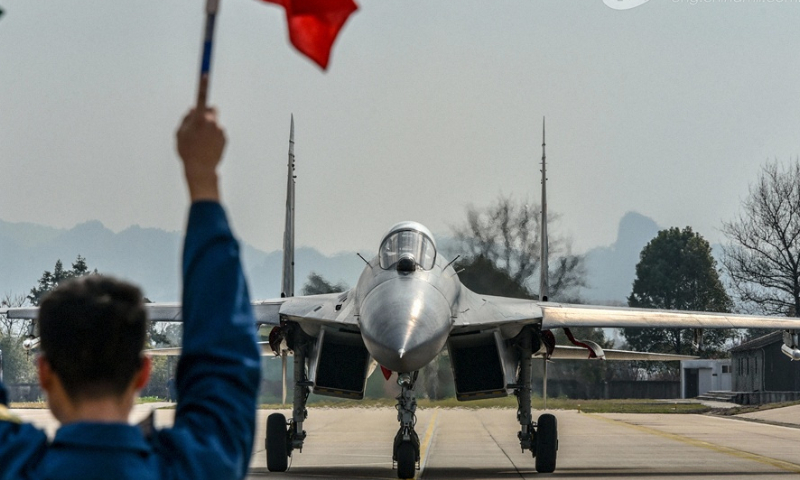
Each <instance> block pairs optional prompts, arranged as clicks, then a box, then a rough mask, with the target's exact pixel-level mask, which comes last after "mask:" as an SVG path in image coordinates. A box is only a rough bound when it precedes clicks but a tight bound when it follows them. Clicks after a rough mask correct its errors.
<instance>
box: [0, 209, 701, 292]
mask: <svg viewBox="0 0 800 480" xmlns="http://www.w3.org/2000/svg"><path fill="white" fill-rule="evenodd" d="M658 230H659V226H658V225H657V224H656V223H655V222H654V221H653V220H652V219H650V218H648V217H645V216H644V215H641V214H638V213H635V212H629V213H627V214H625V216H623V217H622V219H621V220H620V223H619V229H618V232H617V239H616V241H615V242H614V243H613V244H611V245H609V246H606V247H597V248H593V249H591V250H589V251H588V252H587V253H586V270H587V281H588V285H589V287H588V288H586V289H583V290H582V292H581V296H582V298H583V299H585V300H586V301H587V302H593V303H602V304H621V303H625V302H626V298H627V296H628V295H629V294H630V291H631V286H632V284H633V280H634V277H635V269H636V263H637V262H638V261H639V253H640V252H641V250H642V248H644V246H645V245H646V244H647V242H649V241H650V240H652V239H653V237H655V236H656V234H657V233H658ZM182 235H183V234H182V232H167V231H164V230H160V229H155V228H142V227H139V226H132V227H130V228H127V229H125V230H123V231H121V232H119V233H114V232H112V231H111V230H109V229H107V228H105V227H104V226H103V224H102V223H100V222H97V221H90V222H86V223H82V224H80V225H76V226H75V227H73V228H71V229H57V228H51V227H45V226H41V225H35V224H31V223H10V222H4V221H2V220H0V295H3V294H7V293H10V294H17V295H27V294H28V293H29V292H30V289H31V288H32V287H33V286H34V285H35V284H36V282H37V281H38V279H39V278H40V277H41V275H42V273H43V272H44V271H45V270H50V271H52V270H53V266H54V265H55V262H56V260H59V259H60V260H61V261H62V262H63V263H64V266H65V267H67V268H68V267H69V266H70V265H71V263H72V262H73V261H75V258H76V257H77V256H78V255H81V256H83V257H85V258H86V263H87V264H88V265H89V268H91V269H95V268H96V269H97V270H98V271H99V272H101V273H106V274H112V275H116V276H118V277H122V278H125V279H128V280H130V281H132V282H134V283H136V284H138V285H140V286H141V287H142V288H143V290H144V292H145V295H146V296H147V297H148V298H150V299H151V300H153V301H159V302H174V301H178V300H180V270H179V269H180V264H179V259H180V253H181V244H182ZM437 241H438V243H439V246H440V247H441V248H442V250H443V251H445V252H446V251H447V250H448V245H450V244H452V243H453V241H452V239H450V238H448V237H446V236H441V237H437ZM450 249H451V250H452V248H450ZM362 253H364V255H365V256H367V257H369V256H370V254H374V252H362ZM715 253H717V250H716V249H715ZM448 258H452V255H450V256H448ZM282 259H283V255H282V253H281V252H280V251H273V252H264V251H262V250H258V249H256V248H253V247H251V246H250V245H247V244H243V245H242V262H243V264H244V268H245V272H246V274H247V277H248V279H249V285H250V293H251V297H252V298H253V299H266V298H275V297H277V296H279V295H280V280H281V263H282ZM295 265H296V269H297V270H296V272H295V289H296V293H297V294H298V295H299V294H300V290H301V288H302V286H303V284H304V283H305V281H306V279H307V278H308V275H309V274H310V273H311V272H312V271H315V272H317V273H318V274H320V275H322V276H323V277H325V278H326V279H327V280H328V281H330V282H333V283H338V282H344V283H346V284H347V285H349V286H354V285H355V283H356V281H358V277H359V275H360V274H361V271H362V270H363V268H364V262H363V261H361V260H360V259H359V258H358V257H357V256H356V254H355V252H353V253H340V254H337V255H333V256H326V255H323V254H322V253H320V252H318V251H317V250H315V249H313V248H307V247H301V248H298V249H297V251H296V254H295Z"/></svg>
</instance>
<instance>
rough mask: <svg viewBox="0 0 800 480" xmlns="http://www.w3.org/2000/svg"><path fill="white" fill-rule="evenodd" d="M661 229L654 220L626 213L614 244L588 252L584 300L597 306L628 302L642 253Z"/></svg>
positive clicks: (582, 294)
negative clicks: (586, 286)
mask: <svg viewBox="0 0 800 480" xmlns="http://www.w3.org/2000/svg"><path fill="white" fill-rule="evenodd" d="M659 230H660V228H659V226H658V225H657V224H656V222H655V221H653V220H652V219H651V218H648V217H645V216H644V215H642V214H639V213H636V212H628V213H626V214H625V215H624V216H623V217H622V219H621V220H620V222H619V228H618V230H617V239H616V241H615V242H614V243H613V244H611V245H609V246H607V247H596V248H593V249H591V250H589V251H588V252H586V271H587V284H588V288H585V289H583V290H582V291H581V297H582V298H583V299H585V300H586V301H591V302H594V303H603V304H625V303H627V298H628V295H630V293H631V287H632V286H633V280H634V279H635V278H636V264H637V263H639V253H641V251H642V249H643V248H644V247H645V245H647V243H648V242H649V241H650V240H652V239H653V238H654V237H655V236H656V234H658V231H659Z"/></svg>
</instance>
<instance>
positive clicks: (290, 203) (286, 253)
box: [281, 115, 295, 297]
mask: <svg viewBox="0 0 800 480" xmlns="http://www.w3.org/2000/svg"><path fill="white" fill-rule="evenodd" d="M294 179H295V175H294V115H292V118H291V124H290V127H289V172H288V176H287V179H286V227H285V228H284V230H283V278H282V279H281V297H293V296H294Z"/></svg>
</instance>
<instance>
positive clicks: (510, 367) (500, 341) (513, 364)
mask: <svg viewBox="0 0 800 480" xmlns="http://www.w3.org/2000/svg"><path fill="white" fill-rule="evenodd" d="M494 341H495V344H496V345H497V353H498V355H499V357H500V364H501V365H502V367H503V378H504V379H505V384H506V385H513V384H515V383H517V362H518V361H519V358H518V357H519V355H518V354H516V352H515V351H514V349H513V348H512V347H509V346H508V342H507V341H506V339H505V338H503V334H502V333H500V329H499V328H498V329H495V330H494Z"/></svg>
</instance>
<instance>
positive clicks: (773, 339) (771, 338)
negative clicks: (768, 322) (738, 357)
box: [730, 330, 783, 353]
mask: <svg viewBox="0 0 800 480" xmlns="http://www.w3.org/2000/svg"><path fill="white" fill-rule="evenodd" d="M778 342H783V332H782V331H781V330H776V331H774V332H772V333H768V334H766V335H764V336H763V337H758V338H754V339H752V340H749V341H747V342H744V343H742V344H741V345H739V346H737V347H733V348H731V349H730V352H731V353H735V352H745V351H747V350H755V349H758V348H764V347H766V346H767V345H772V344H773V343H778Z"/></svg>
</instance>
